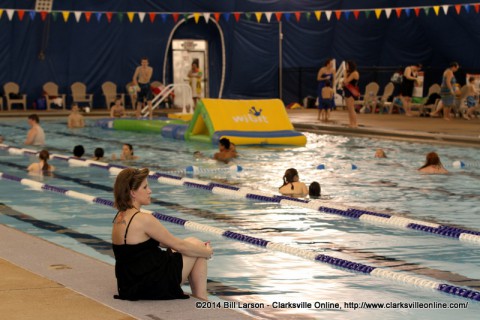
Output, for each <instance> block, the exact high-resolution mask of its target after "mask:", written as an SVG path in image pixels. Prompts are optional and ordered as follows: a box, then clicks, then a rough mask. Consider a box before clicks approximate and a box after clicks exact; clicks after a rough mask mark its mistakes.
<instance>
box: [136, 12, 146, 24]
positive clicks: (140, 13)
mask: <svg viewBox="0 0 480 320" xmlns="http://www.w3.org/2000/svg"><path fill="white" fill-rule="evenodd" d="M137 14H138V20H140V22H141V23H143V21H144V20H145V15H146V13H145V12H137Z"/></svg>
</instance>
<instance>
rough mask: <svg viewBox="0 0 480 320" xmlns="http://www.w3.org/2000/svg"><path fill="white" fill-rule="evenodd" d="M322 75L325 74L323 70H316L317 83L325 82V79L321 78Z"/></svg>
mask: <svg viewBox="0 0 480 320" xmlns="http://www.w3.org/2000/svg"><path fill="white" fill-rule="evenodd" d="M324 74H325V69H324V68H320V70H318V73H317V81H322V80H326V79H327V78H324V77H322V76H323V75H324Z"/></svg>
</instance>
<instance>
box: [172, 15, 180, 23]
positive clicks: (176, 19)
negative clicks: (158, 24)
mask: <svg viewBox="0 0 480 320" xmlns="http://www.w3.org/2000/svg"><path fill="white" fill-rule="evenodd" d="M178 16H179V14H178V13H172V17H173V21H174V22H177V21H178Z"/></svg>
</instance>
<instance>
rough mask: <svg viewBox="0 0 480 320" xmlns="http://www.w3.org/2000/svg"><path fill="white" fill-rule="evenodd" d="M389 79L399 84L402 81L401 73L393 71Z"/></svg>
mask: <svg viewBox="0 0 480 320" xmlns="http://www.w3.org/2000/svg"><path fill="white" fill-rule="evenodd" d="M390 81H391V82H392V83H394V84H401V83H402V82H403V74H401V73H400V72H395V73H394V74H393V76H392V77H391V78H390Z"/></svg>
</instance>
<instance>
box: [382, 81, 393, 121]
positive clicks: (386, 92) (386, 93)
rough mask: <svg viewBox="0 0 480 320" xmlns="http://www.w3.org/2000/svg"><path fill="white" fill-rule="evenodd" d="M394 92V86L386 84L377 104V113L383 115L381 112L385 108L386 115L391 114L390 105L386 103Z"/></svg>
mask: <svg viewBox="0 0 480 320" xmlns="http://www.w3.org/2000/svg"><path fill="white" fill-rule="evenodd" d="M394 90H395V85H394V84H393V83H392V82H389V83H387V85H386V86H385V88H384V89H383V95H382V96H381V98H380V101H379V102H378V112H379V113H383V110H384V109H385V108H386V109H387V110H388V113H389V114H390V113H392V109H393V108H392V103H391V102H389V101H388V99H390V97H391V96H392V94H393V91H394Z"/></svg>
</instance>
